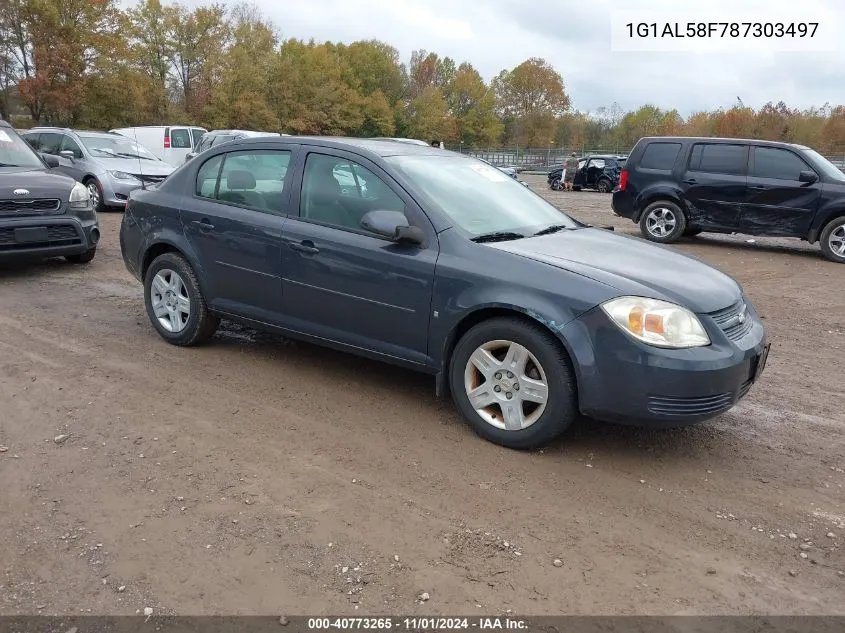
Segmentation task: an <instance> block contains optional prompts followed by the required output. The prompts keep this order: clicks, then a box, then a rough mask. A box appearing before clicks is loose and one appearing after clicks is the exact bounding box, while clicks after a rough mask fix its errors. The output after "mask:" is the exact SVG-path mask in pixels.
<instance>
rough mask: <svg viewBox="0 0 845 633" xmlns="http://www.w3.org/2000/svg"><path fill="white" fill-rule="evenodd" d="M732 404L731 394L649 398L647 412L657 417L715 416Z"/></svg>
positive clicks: (732, 396) (732, 395) (732, 397)
mask: <svg viewBox="0 0 845 633" xmlns="http://www.w3.org/2000/svg"><path fill="white" fill-rule="evenodd" d="M733 404H734V394H733V392H727V393H720V394H716V395H715V396H702V397H697V398H676V397H673V396H649V398H648V410H649V411H651V412H652V413H655V414H657V415H683V416H686V415H715V414H717V413H722V412H723V411H727V410H728V409H730V408H731V407H732V406H733Z"/></svg>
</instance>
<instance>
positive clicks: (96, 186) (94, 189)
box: [82, 178, 106, 213]
mask: <svg viewBox="0 0 845 633" xmlns="http://www.w3.org/2000/svg"><path fill="white" fill-rule="evenodd" d="M82 184H83V185H85V187H86V188H87V189H88V193H90V194H91V200H92V202H93V203H94V211H96V212H97V213H102V212H103V211H105V208H106V205H104V204H103V188H102V187H101V186H100V183H99V182H97V179H96V178H86V179H85V180H84V181H83V183H82Z"/></svg>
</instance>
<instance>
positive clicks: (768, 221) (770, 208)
mask: <svg viewBox="0 0 845 633" xmlns="http://www.w3.org/2000/svg"><path fill="white" fill-rule="evenodd" d="M802 171H810V172H813V173H815V171H814V170H813V168H812V167H810V166H809V165H808V164H807V163H806V162H805V161H804V159H803V158H801V157H800V156H799V155H798V154H797V152H793V151H791V150H789V149H785V148H780V147H767V146H760V145H757V146H755V147H754V148H753V152H752V156H751V164H750V166H749V171H748V197H747V201H746V203H745V204H744V205H743V207H742V217H741V219H740V230H741V231H742V232H743V233H748V234H750V235H778V236H784V237H805V236H806V235H807V233H808V232H809V230H810V224H811V223H812V221H813V216H814V215H815V213H816V210H817V209H818V207H819V203H820V201H821V194H822V187H823V185H822V183H821V180H819V179H818V174H816V178H817V179H816V182H814V183H806V182H801V181H800V180H799V177H800V174H801V172H802Z"/></svg>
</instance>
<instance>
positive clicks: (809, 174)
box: [798, 170, 819, 184]
mask: <svg viewBox="0 0 845 633" xmlns="http://www.w3.org/2000/svg"><path fill="white" fill-rule="evenodd" d="M818 179H819V177H818V175H816V172H814V171H809V170H807V171H802V172H801V173H800V174H799V175H798V180H799V181H800V182H806V183H808V184H813V183H814V182H816V181H817V180H818Z"/></svg>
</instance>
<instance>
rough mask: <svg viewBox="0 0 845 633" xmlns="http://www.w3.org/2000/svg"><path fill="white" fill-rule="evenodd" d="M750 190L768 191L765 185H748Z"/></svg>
mask: <svg viewBox="0 0 845 633" xmlns="http://www.w3.org/2000/svg"><path fill="white" fill-rule="evenodd" d="M748 188H749V189H754V190H755V191H765V190H766V189H768V187H766V186H765V185H748Z"/></svg>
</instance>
